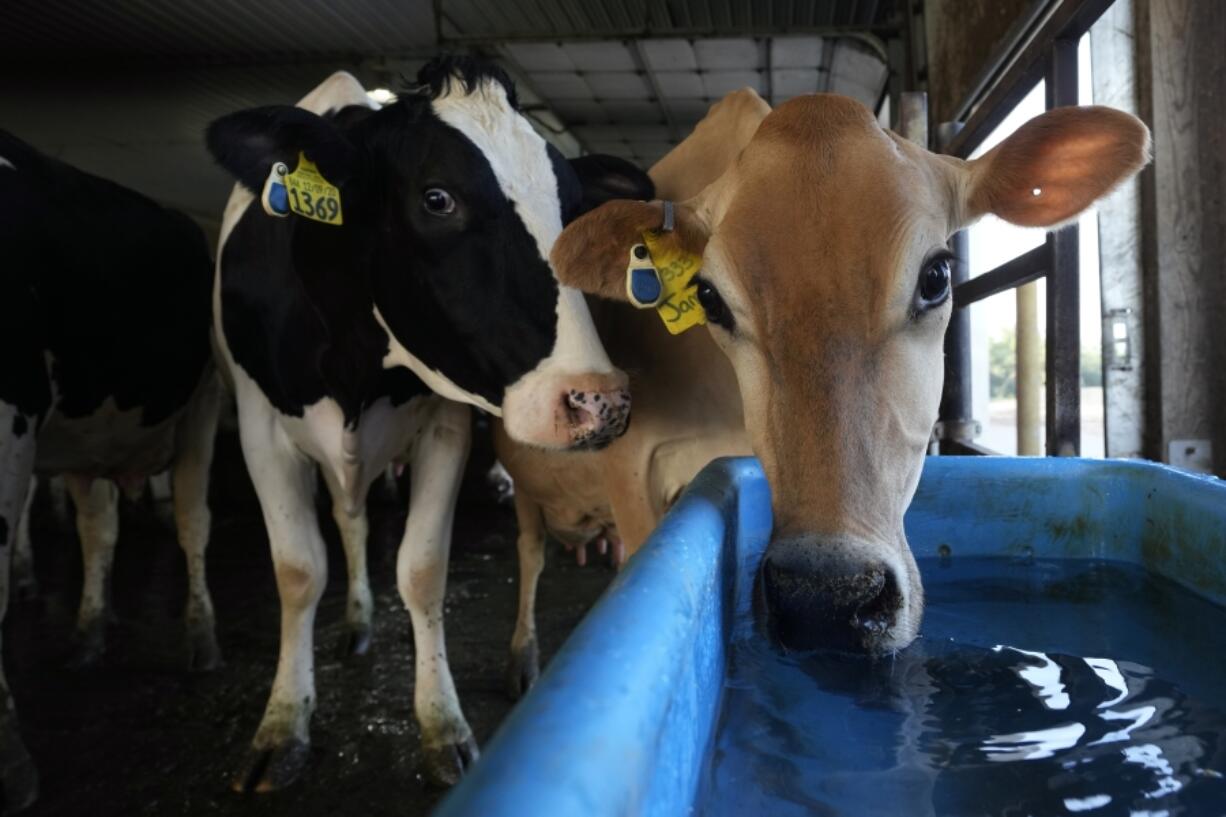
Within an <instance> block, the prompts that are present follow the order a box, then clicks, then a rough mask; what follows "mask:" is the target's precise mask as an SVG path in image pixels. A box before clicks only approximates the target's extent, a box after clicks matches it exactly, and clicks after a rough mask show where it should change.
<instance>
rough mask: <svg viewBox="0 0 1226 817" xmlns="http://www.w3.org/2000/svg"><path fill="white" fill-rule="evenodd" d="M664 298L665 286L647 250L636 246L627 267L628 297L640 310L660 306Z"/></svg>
mask: <svg viewBox="0 0 1226 817" xmlns="http://www.w3.org/2000/svg"><path fill="white" fill-rule="evenodd" d="M663 296H664V284H663V283H661V281H660V273H659V272H658V271H657V270H656V268H655V265H654V264H652V262H651V256H650V255H649V254H648V253H647V248H646V247H645V246H643V245H642V244H636V245H634V248H633V249H631V251H630V264H629V266H627V267H626V297H627V298H628V299H629V300H630V303H632V304H634V305H635V306H636V307H638V308H639V309H651V308H652V307H655V306H659V304H660V301H661V300H662V298H663Z"/></svg>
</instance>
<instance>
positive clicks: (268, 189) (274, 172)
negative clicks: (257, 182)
mask: <svg viewBox="0 0 1226 817" xmlns="http://www.w3.org/2000/svg"><path fill="white" fill-rule="evenodd" d="M287 173H289V168H288V167H286V166H285V163H284V162H275V163H274V164H273V166H272V167H271V168H269V170H268V178H267V179H265V180H264V191H263V192H262V193H261V194H260V204H262V205H263V206H264V212H265V213H268V215H270V216H276V217H277V218H285V217H286V216H288V215H289V194H288V193H287V192H286V190H285V176H286V174H287Z"/></svg>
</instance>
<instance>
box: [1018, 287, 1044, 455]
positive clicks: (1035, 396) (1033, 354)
mask: <svg viewBox="0 0 1226 817" xmlns="http://www.w3.org/2000/svg"><path fill="white" fill-rule="evenodd" d="M1014 291H1015V292H1016V297H1017V329H1016V335H1015V336H1014V339H1015V341H1016V342H1017V349H1016V350H1015V354H1016V363H1015V365H1016V367H1017V368H1016V375H1017V380H1016V385H1017V453H1018V455H1019V456H1022V457H1037V456H1039V455H1041V454H1042V453H1043V446H1042V440H1043V436H1042V433H1041V430H1042V425H1043V420H1042V417H1041V412H1040V407H1041V406H1042V404H1043V371H1042V367H1043V363H1042V360H1043V358H1042V355H1041V354H1040V352H1039V350H1040V348H1041V347H1040V345H1039V343H1040V341H1039V284H1038V282H1037V281H1032V282H1031V283H1029V284H1025V285H1023V286H1020V287H1018V288H1017V289H1016V290H1014Z"/></svg>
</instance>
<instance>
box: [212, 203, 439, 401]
mask: <svg viewBox="0 0 1226 817" xmlns="http://www.w3.org/2000/svg"><path fill="white" fill-rule="evenodd" d="M294 227H295V223H294V221H293V219H292V218H286V219H276V218H269V217H267V216H265V215H264V213H263V211H262V210H261V209H260V207H259V204H258V203H257V202H254V201H253V202H252V203H251V204H250V205H249V206H248V208H247V210H246V211H245V212H244V213H243V215H242V216H240V217H239V219H238V222H237V223H236V224H235V226H234V229H233V230H232V231H231V232H230V234H229V236H228V237H227V238H226V241H225V243H224V245H223V247H222V249H221V258H220V263H219V269H220V273H219V274H220V276H221V281H220V293H221V299H220V300H221V315H220V325H221V330H222V332H223V333H224V335H225V342H226V347H227V348H228V349H229V352H230V356H231V357H232V358H233V360H234V362H235V364H236V365H238V366H240V367H241V368H242V369H243V371H244V372H246V374H247V375H248V376H249V377H250V378H251V379H252V380H253V381H255V383H256V385H257V386H259V388H260V390H261V391H262V392H263V393H264V395H265V397H267V398H268V401H269V402H270V403H271V404H272V405H273V407H274V408H276V409H277V410H278V411H280V412H281V413H282V414H286V415H289V416H293V417H298V416H302V414H303V411H304V410H305V408H306V407H308V406H311V405H314V404H315V403H317V402H319V401H320V400H321V399H324V398H331V399H333V400H335V401H336V402H337V403H338V404H340V406H341V408H342V410H343V412H344V413H345V417H346V420H347V421H353V420H356V419H357V417H358V415H359V414H360V412H361V409H362V407H363V406H366V405H369V404H371V403H372V402H374V401H375V400H377V399H378V398H380V397H388V398H390V399H391V400H392V402H393V404H395V405H400V404H402V403H405V402H407V401H408V400H409V399H410V398H412V397H414V396H417V395H421V394H426V393H427V392H428V389H427V388H426V386H425V385H424V384H423V383H422V382H421V381H420V380H418V378H417V377H416V376H415V375H414V374H412V372H410V371H408V370H407V369H401V368H394V369H385V368H383V357H384V355H385V354H386V353H387V336H386V334H385V333H384V331H383V330H382V328H381V327H379V325H378V323H377V322H376V321H375V318H374V309H373V305H369V304H365V302H364V300H363V299H362V298H361V297H355V296H354V293H353V292H352V291H349V290H346V289H345V287H346V286H349V287H356V286H357V282H358V281H359V280H361V276H359V275H356V274H351V271H350V270H345V269H341V268H337V269H316V268H313V269H311V270H310V271H309V274H311V275H312V276H313V277H314V278H315V281H316V284H315V285H316V286H317V287H322V288H323V289H325V290H330V291H331V296H328V295H327V294H326V293H325V294H324V295H323V296H322V299H323V300H324V301H328V302H329V303H328V307H327V308H328V309H330V310H336V308H337V307H338V305H341V304H344V305H345V307H343V308H346V309H347V310H348V312H347V314H346V316H345V317H346V320H345V322H344V325H343V326H342V325H339V324H338V323H336V322H333V323H332V324H331V325H328V324H325V320H324V317H323V315H324V314H325V311H326V310H324V309H321V308H320V305H319V304H318V303H317V302H316V300H318V298H317V299H316V300H312V298H311V296H310V294H309V293H308V291H307V288H306V285H305V283H304V277H303V272H304V270H302V269H300V268H299V266H298V265H299V264H301V263H304V261H305V262H307V263H309V265H311V266H313V267H314V266H318V265H319V264H320V263H322V262H321V259H320V258H318V257H312V258H309V259H305V260H304V259H302V258H296V257H295V253H294V250H293V231H294ZM357 263H360V262H359V260H358V259H344V260H338V261H337V264H338V265H344V264H357Z"/></svg>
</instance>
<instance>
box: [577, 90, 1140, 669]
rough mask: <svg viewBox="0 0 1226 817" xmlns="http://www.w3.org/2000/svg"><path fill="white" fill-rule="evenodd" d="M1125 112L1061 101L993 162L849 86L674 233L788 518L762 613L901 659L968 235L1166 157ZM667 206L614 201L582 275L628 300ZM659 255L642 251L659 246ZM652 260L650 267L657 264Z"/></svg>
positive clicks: (593, 236)
mask: <svg viewBox="0 0 1226 817" xmlns="http://www.w3.org/2000/svg"><path fill="white" fill-rule="evenodd" d="M1148 139H1149V137H1148V132H1147V130H1146V129H1145V127H1144V125H1142V124H1141V123H1140V122H1139V121H1138V120H1136V119H1135V118H1133V117H1131V116H1129V115H1127V114H1124V113H1120V112H1118V111H1114V110H1109V109H1105V108H1063V109H1059V110H1055V111H1052V112H1050V113H1047V114H1044V115H1043V116H1041V117H1039V118H1037V119H1035V120H1034V121H1032V122H1030V123H1028V124H1026V125H1025V126H1023V127H1022V128H1021V129H1020V130H1019V131H1017V132H1016V133H1015V134H1014V135H1013V136H1011V137H1010V138H1009V139H1007V140H1006V141H1005V142H1003V143H1002V144H1001V145H999V146H998V147H996V148H995V149H994V150H992V151H991V152H990V153H988V154H987V155H985V156H984V157H983V158H981V159H977V160H975V161H971V162H965V161H961V160H958V159H954V158H950V157H946V156H938V155H935V154H932V153H929V152H928V151H926V150H923V149H921V148H918V147H916V146H915V145H913V144H911V143H909V142H907V141H905V140H903V139H901V138H900V137H898V136H896V135H894V134H892V133H889V132H887V131H885V130H882V129H881V128H880V127H879V126H878V125H877V123H876V121H875V120H874V118H873V116H872V115H871V114H870V113H869V111H868V110H867V109H866V108H864V107H863V106H862V105H860V104H859V103H857V102H854V101H852V100H850V99H846V98H843V97H839V96H831V95H821V96H809V97H803V98H798V99H794V100H792V101H790V102H787V103H785V104H783V105H781V106H780V107H779V108H777V109H776V110H774V111H773V112H771V113H770V114H769V115H768V116H767V117H766V118H765V119H764V120H762V124H761V125H760V127H759V128H758V130H757V132H756V134H755V135H754V137H753V139H752V140H751V141H750V142H749V144H748V145H747V146H746V148H745V149H744V150H743V152H742V153H741V155H740V156H739V158H738V159H737V161H736V162H735V163H734V164H733V166H732V167H731V168H730V169H729V170H728V171H727V172H726V173H725V174H724V175H723V176H721V177H720V178H719V179H718V180H717V181H716V182H714V183H713V184H712V185H710V186H709V187H708V188H707V189H706V190H705V191H703V192H702V193H701V194H700V195H698V196H697V197H695V198H694V199H692V200H690V201H688V202H685V203H684V204H683V205H678V206H677V207H676V221H677V225H676V229H675V230H674V231H673V232H671V233H666V234H664V235H662V236H661V240H663V241H666V242H672V243H673V244H677V245H680V246H681V247H683V248H685V249H686V250H687V251H689V252H691V253H694V254H697V255H700V256H701V257H702V266H701V271H700V272H699V275H698V278H697V279H696V280H697V284H698V289H697V300H698V301H700V302H701V304H702V306H703V307H704V309H705V311H706V317H707V328H706V329H705V330H701V329H700V330H695V331H709V332H710V333H711V335H712V336H713V337H714V339H715V341H716V343H717V344H718V345H719V347H720V348H721V349H722V350H723V352H724V354H726V355H727V357H728V358H729V359H730V360H731V362H732V365H733V367H734V369H735V371H736V374H737V378H738V381H739V385H740V391H741V397H742V400H743V402H744V410H745V422H746V426H747V430H748V432H749V435H750V438H751V441H752V444H753V447H754V451H755V452H756V453H757V455H758V456H759V458H760V459H761V461H762V464H763V467H764V468H765V470H766V474H767V477H768V479H769V481H770V485H771V492H772V496H773V506H774V514H775V529H774V533H773V538H772V541H771V543H770V545H769V547H768V549H767V551H766V554H765V557H764V559H763V562H762V566H761V570H760V574H759V585H758V586H759V593H758V603H759V605H758V606H759V609H760V610H761V611H763V612H764V613H765V614H766V618H765V620H766V622H767V623H768V624H769V626H770V629H771V631H772V632H773V634H774V635H775V636H776V637H777V638H778V639H779V640H780V641H781V642H782V643H783V644H785V645H787V646H790V647H796V648H806V647H816V646H833V647H839V648H849V649H857V650H867V651H869V652H878V653H879V652H884V651H888V650H892V649H896V648H899V647H902V646H905V645H906V644H908V643H909V642H910V641H911V640H912V639H913V638H914V637H915V635H916V632H917V630H918V627H919V623H920V617H921V613H922V609H923V589H922V587H921V584H920V577H919V573H918V572H917V569H916V564H915V559H914V557H913V556H912V554H911V552H910V549H909V547H908V545H907V541H906V538H905V535H904V533H903V513H904V511H905V510H906V508H907V506H908V504H909V503H910V501H911V497H912V495H913V494H914V491H915V487H916V482H917V481H918V479H919V475H920V468H921V466H922V465H923V460H924V454H925V451H926V449H927V446H928V441H929V437H930V435H931V432H932V429H933V425H934V422H935V420H936V417H937V405H938V402H939V400H940V395H941V384H942V376H943V360H942V337H943V335H944V332H945V327H946V324H947V323H948V321H949V316H950V312H951V310H952V309H953V304H952V303H951V291H950V290H951V287H950V264H951V261H952V259H951V257H950V253H949V250H948V249H947V246H946V242H947V241H948V239H949V237H950V235H951V234H952V233H954V232H955V231H956V230H958V229H960V228H963V227H965V226H967V225H969V224H970V223H972V222H973V221H975V220H976V219H977V218H979V217H980V216H983V215H985V214H987V213H994V214H996V215H998V216H1000V217H1001V218H1004V219H1006V220H1007V221H1010V222H1012V223H1014V224H1020V225H1026V226H1041V227H1049V226H1053V225H1057V224H1061V223H1063V222H1065V221H1068V220H1069V219H1071V218H1073V217H1074V216H1076V215H1077V214H1078V213H1080V212H1081V211H1082V210H1084V209H1085V208H1086V207H1088V206H1089V205H1090V204H1091V203H1093V202H1094V201H1095V200H1096V199H1098V198H1099V197H1101V196H1103V195H1104V194H1105V193H1107V192H1108V191H1109V190H1111V189H1112V188H1113V187H1114V186H1115V185H1116V184H1118V183H1119V182H1120V181H1121V180H1123V179H1125V178H1126V177H1128V176H1130V175H1132V174H1133V173H1135V172H1136V171H1137V170H1138V169H1139V168H1140V167H1141V166H1142V165H1143V164H1144V162H1145V161H1146V157H1147V150H1148ZM662 211H663V206H662V204H661V203H660V202H654V203H646V202H613V203H610V204H606V205H604V206H603V207H600V208H598V209H597V210H595V211H593V212H591V213H589V214H587V215H586V216H584V217H582V218H580V219H578V220H577V221H576V222H575V223H574V224H572V225H571V226H570V227H568V228H567V230H566V231H565V232H564V233H563V235H562V238H561V239H560V240H559V242H558V244H557V246H555V248H554V252H553V258H554V263H555V267H556V268H557V269H558V271H559V274H560V275H561V278H562V280H563V281H564V282H566V283H568V284H571V285H573V286H576V287H579V288H581V289H584V290H587V291H589V292H594V293H597V294H600V295H604V296H606V297H611V298H621V299H623V300H624V299H625V298H626V295H625V293H626V289H627V281H626V276H627V265H628V261H631V260H632V258H633V253H634V245H636V244H642V243H643V242H644V239H643V238H642V235H643V233H644V232H645V231H650V230H657V229H659V228H660V226H661V223H662V219H663V213H662ZM639 252H641V250H640V251H639ZM640 265H641V264H640Z"/></svg>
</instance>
